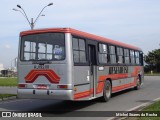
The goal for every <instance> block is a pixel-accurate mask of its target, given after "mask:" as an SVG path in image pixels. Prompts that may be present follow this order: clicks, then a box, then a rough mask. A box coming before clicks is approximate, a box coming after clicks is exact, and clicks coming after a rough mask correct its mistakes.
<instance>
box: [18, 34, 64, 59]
mask: <svg viewBox="0 0 160 120" xmlns="http://www.w3.org/2000/svg"><path fill="white" fill-rule="evenodd" d="M21 40H22V41H21V47H20V48H21V60H22V61H43V60H44V61H59V60H64V59H65V36H64V33H40V34H32V35H26V36H22V39H21Z"/></svg>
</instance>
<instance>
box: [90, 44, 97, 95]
mask: <svg viewBox="0 0 160 120" xmlns="http://www.w3.org/2000/svg"><path fill="white" fill-rule="evenodd" d="M88 60H89V67H90V69H89V78H90V90H91V97H95V94H96V82H95V81H96V71H97V70H96V69H97V66H96V63H97V62H96V46H95V45H91V44H89V45H88Z"/></svg>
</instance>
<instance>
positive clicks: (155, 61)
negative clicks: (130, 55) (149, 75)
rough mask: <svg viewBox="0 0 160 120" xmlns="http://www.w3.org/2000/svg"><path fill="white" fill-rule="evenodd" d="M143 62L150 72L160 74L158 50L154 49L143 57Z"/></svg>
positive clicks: (159, 51) (159, 54) (159, 52)
mask: <svg viewBox="0 0 160 120" xmlns="http://www.w3.org/2000/svg"><path fill="white" fill-rule="evenodd" d="M145 62H146V63H147V64H149V68H150V70H153V71H154V72H160V49H155V50H152V51H151V52H149V53H148V54H147V55H146V56H145Z"/></svg>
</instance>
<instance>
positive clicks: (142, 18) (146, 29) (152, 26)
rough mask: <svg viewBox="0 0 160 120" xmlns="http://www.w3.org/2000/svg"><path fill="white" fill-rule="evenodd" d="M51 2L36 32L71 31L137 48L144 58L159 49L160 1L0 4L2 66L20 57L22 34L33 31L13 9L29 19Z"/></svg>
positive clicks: (14, 0) (22, 0)
mask: <svg viewBox="0 0 160 120" xmlns="http://www.w3.org/2000/svg"><path fill="white" fill-rule="evenodd" d="M50 2H53V3H54V5H53V6H50V7H47V8H46V9H45V11H44V12H43V14H45V16H44V17H40V18H39V20H38V21H37V24H36V26H35V28H36V29H38V28H53V27H71V28H75V29H78V30H82V31H86V32H89V33H93V34H96V35H99V36H103V37H107V38H111V39H114V40H117V41H121V42H125V43H128V44H132V45H135V46H138V47H140V48H142V50H143V51H144V53H145V54H147V53H148V51H151V50H153V49H158V48H160V45H159V44H160V0H79V1H77V0H54V1H53V0H1V3H0V15H1V18H0V27H1V29H0V63H3V64H4V65H5V67H9V66H11V61H12V60H13V59H14V58H15V57H16V56H17V54H18V52H17V51H18V39H19V32H20V31H23V30H28V29H30V27H29V25H28V23H27V21H26V20H25V19H24V17H23V16H22V15H21V14H20V13H19V12H15V11H13V10H12V8H17V7H16V5H17V4H20V5H21V6H22V7H23V8H24V9H25V11H26V13H27V15H28V17H29V19H30V18H32V17H33V18H36V17H37V15H38V13H39V12H40V10H41V9H42V8H43V7H44V6H45V5H47V4H48V3H50ZM17 9H18V8H17Z"/></svg>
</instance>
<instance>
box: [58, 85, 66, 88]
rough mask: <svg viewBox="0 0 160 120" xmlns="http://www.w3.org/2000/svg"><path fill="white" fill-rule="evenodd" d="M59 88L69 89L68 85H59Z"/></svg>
mask: <svg viewBox="0 0 160 120" xmlns="http://www.w3.org/2000/svg"><path fill="white" fill-rule="evenodd" d="M57 88H61V89H68V85H57Z"/></svg>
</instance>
